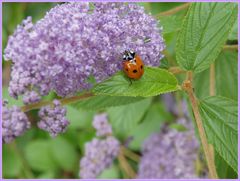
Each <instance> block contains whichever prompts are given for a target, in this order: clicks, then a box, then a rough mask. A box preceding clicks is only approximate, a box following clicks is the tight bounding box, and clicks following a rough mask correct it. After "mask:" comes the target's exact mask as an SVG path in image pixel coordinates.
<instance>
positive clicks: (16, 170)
mask: <svg viewBox="0 0 240 181" xmlns="http://www.w3.org/2000/svg"><path fill="white" fill-rule="evenodd" d="M2 151H3V153H2V157H3V159H2V165H3V177H4V178H13V177H18V175H19V174H20V172H21V170H22V163H21V158H20V157H19V155H18V154H17V153H16V151H15V150H14V149H13V148H12V147H10V145H3V149H2Z"/></svg>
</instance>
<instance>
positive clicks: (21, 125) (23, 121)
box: [2, 101, 31, 143]
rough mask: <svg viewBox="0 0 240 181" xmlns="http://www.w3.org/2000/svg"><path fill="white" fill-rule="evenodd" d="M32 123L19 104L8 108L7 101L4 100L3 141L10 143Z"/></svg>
mask: <svg viewBox="0 0 240 181" xmlns="http://www.w3.org/2000/svg"><path fill="white" fill-rule="evenodd" d="M30 125H31V124H30V122H29V121H28V118H27V115H26V114H25V113H23V112H22V111H21V108H19V107H17V106H13V107H11V108H8V107H7V102H6V101H4V103H3V107H2V140H3V143H10V142H11V141H13V140H14V139H15V138H16V137H18V136H20V135H22V134H23V133H24V132H25V131H26V130H27V129H29V128H30Z"/></svg>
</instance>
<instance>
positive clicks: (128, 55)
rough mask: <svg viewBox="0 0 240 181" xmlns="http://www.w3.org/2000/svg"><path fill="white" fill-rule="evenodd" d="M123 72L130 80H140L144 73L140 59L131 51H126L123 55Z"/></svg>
mask: <svg viewBox="0 0 240 181" xmlns="http://www.w3.org/2000/svg"><path fill="white" fill-rule="evenodd" d="M123 71H124V72H125V74H126V75H127V76H128V77H129V78H131V79H135V80H137V79H140V78H141V77H142V75H143V73H144V64H143V61H142V60H141V58H140V57H139V56H138V55H137V54H136V53H135V52H133V51H131V50H126V51H125V52H124V55H123Z"/></svg>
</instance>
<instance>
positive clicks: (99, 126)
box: [93, 113, 112, 136]
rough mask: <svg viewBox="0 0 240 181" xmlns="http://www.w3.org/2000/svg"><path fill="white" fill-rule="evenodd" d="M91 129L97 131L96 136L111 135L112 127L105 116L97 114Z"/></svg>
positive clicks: (104, 114)
mask: <svg viewBox="0 0 240 181" xmlns="http://www.w3.org/2000/svg"><path fill="white" fill-rule="evenodd" d="M93 127H94V128H95V129H96V130H97V133H96V134H97V136H107V135H111V134H112V126H111V125H110V124H109V123H108V119H107V114H106V113H102V114H97V115H96V116H95V117H94V119H93Z"/></svg>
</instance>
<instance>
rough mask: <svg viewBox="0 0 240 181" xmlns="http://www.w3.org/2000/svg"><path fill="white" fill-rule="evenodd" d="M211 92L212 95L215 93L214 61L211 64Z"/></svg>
mask: <svg viewBox="0 0 240 181" xmlns="http://www.w3.org/2000/svg"><path fill="white" fill-rule="evenodd" d="M209 94H210V96H214V95H215V64H214V63H212V64H211V66H210V76H209Z"/></svg>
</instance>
